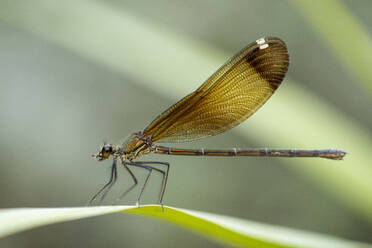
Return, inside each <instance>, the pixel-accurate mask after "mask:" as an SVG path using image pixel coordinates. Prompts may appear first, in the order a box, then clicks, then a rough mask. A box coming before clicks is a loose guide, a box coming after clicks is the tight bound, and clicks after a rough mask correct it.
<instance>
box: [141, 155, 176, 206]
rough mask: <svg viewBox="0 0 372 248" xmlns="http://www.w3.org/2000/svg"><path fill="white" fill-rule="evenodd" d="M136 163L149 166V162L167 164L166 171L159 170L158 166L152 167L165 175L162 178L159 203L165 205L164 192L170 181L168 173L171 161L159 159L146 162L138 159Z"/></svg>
mask: <svg viewBox="0 0 372 248" xmlns="http://www.w3.org/2000/svg"><path fill="white" fill-rule="evenodd" d="M135 163H136V164H140V165H147V166H149V164H157V165H165V166H166V170H165V172H164V171H162V170H159V169H157V168H156V167H152V166H151V167H152V168H153V169H154V170H156V171H158V172H160V173H161V174H162V176H163V178H162V184H161V189H160V194H159V204H160V205H161V206H163V196H164V192H165V188H166V186H167V182H168V174H169V168H170V166H169V163H167V162H157V161H148V162H144V161H137V162H135Z"/></svg>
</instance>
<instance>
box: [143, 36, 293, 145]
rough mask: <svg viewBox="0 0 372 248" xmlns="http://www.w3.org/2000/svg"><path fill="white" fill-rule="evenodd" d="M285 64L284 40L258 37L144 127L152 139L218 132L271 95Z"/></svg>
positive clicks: (173, 139) (180, 138)
mask: <svg viewBox="0 0 372 248" xmlns="http://www.w3.org/2000/svg"><path fill="white" fill-rule="evenodd" d="M288 65H289V57H288V53H287V48H286V45H285V43H284V42H283V41H282V40H280V39H279V38H274V37H267V38H261V39H258V40H257V41H256V42H253V43H251V44H250V45H248V46H247V47H246V48H244V49H243V50H241V51H240V52H239V53H238V54H236V55H235V56H234V57H232V58H231V59H230V60H229V61H227V62H226V64H224V65H223V66H222V67H221V68H220V69H218V71H216V72H215V73H214V74H213V75H212V76H211V77H210V78H209V79H208V80H207V81H206V82H205V83H204V84H202V85H201V86H200V87H199V88H198V89H197V90H196V91H194V92H192V93H191V94H189V95H187V96H186V97H185V98H183V99H182V100H180V101H179V102H177V103H176V104H174V105H173V106H171V107H170V108H169V109H167V110H166V111H165V112H163V113H162V114H161V115H159V116H158V117H157V118H156V119H155V120H154V121H153V122H152V123H151V124H150V125H149V126H148V127H147V128H146V129H145V130H144V134H145V135H146V136H151V137H152V139H153V141H157V142H183V141H190V140H195V139H199V138H203V137H207V136H211V135H216V134H219V133H222V132H224V131H226V130H228V129H230V128H232V127H234V126H236V125H238V124H239V123H241V122H242V121H244V120H245V119H247V118H248V117H249V116H250V115H252V114H253V113H254V112H256V110H257V109H258V108H259V107H261V106H262V104H264V103H265V102H266V101H267V99H268V98H269V97H270V96H271V95H272V94H273V93H274V91H275V90H276V89H277V88H278V87H279V85H280V83H281V82H282V80H283V78H284V76H285V73H286V72H287V69H288Z"/></svg>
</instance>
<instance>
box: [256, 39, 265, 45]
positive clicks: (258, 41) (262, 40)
mask: <svg viewBox="0 0 372 248" xmlns="http://www.w3.org/2000/svg"><path fill="white" fill-rule="evenodd" d="M256 43H257V44H258V45H262V44H264V43H265V38H260V39H258V40H256Z"/></svg>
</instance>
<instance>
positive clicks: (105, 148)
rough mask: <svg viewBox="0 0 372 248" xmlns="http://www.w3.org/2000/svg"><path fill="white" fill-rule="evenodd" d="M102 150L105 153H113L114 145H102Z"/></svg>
mask: <svg viewBox="0 0 372 248" xmlns="http://www.w3.org/2000/svg"><path fill="white" fill-rule="evenodd" d="M102 152H104V153H111V152H112V146H111V145H110V144H106V145H104V146H103V147H102Z"/></svg>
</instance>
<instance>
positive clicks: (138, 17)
mask: <svg viewBox="0 0 372 248" xmlns="http://www.w3.org/2000/svg"><path fill="white" fill-rule="evenodd" d="M308 2H309V3H307V1H306V2H305V1H275V0H271V1H269V0H266V1H259V0H255V1H254V0H250V1H243V0H241V1H240V0H239V1H210V0H207V1H198V0H192V1H181V0H176V1H167V0H155V1H126V0H109V1H102V0H101V1H88V0H75V1H72V0H67V1H54V0H53V1H50V0H33V1H27V0H23V1H12V0H2V1H1V2H0V116H1V117H0V120H1V121H0V207H1V208H10V207H64V206H82V205H85V204H86V202H87V201H88V200H89V198H90V197H91V196H92V195H93V194H94V193H95V192H96V191H97V190H98V189H99V187H100V186H102V185H103V184H104V182H105V180H107V179H108V178H107V177H108V175H109V167H110V161H107V162H102V163H99V162H96V161H94V160H93V159H91V157H90V155H91V154H92V153H95V152H96V151H97V149H98V148H99V146H100V144H101V143H102V142H103V140H105V141H107V142H111V143H115V144H116V143H119V142H122V141H123V140H125V138H126V137H127V136H128V135H129V134H131V133H132V132H135V131H139V130H142V129H143V128H145V127H146V125H148V124H149V123H150V122H151V121H152V120H153V119H154V118H155V117H156V116H157V115H158V114H159V113H161V112H162V111H163V110H165V109H166V108H167V107H169V106H170V105H171V104H173V103H174V102H175V101H176V100H178V99H179V98H181V97H182V96H184V95H186V94H187V93H190V92H191V91H193V90H195V89H196V88H197V87H198V86H199V85H200V84H201V83H202V82H203V81H204V80H205V79H206V78H207V77H208V76H209V75H210V74H212V73H213V72H214V71H215V70H216V69H217V68H218V67H219V66H220V65H222V64H223V63H224V62H225V61H226V60H227V59H228V58H229V57H230V56H232V55H233V54H234V53H235V52H237V51H239V50H240V49H241V48H242V47H244V46H245V45H247V44H248V43H250V42H253V41H255V40H256V39H258V38H260V37H262V36H278V37H280V38H282V39H283V40H284V41H286V43H287V45H288V49H289V53H290V60H291V64H290V69H289V72H288V74H287V78H286V79H285V80H284V82H283V84H282V86H281V87H280V88H279V90H278V91H277V92H276V93H275V94H274V96H273V97H272V98H271V99H270V100H269V101H268V102H267V103H266V104H265V105H264V107H263V108H262V109H260V110H259V111H258V112H257V113H256V114H255V115H254V116H252V117H251V118H250V119H249V120H248V121H246V122H245V123H243V124H242V125H240V126H239V127H237V128H235V129H234V130H232V131H229V132H226V133H225V134H223V135H219V136H216V137H211V138H208V139H205V140H201V141H197V142H193V143H187V144H176V146H178V147H199V148H200V147H204V148H207V147H208V148H230V147H238V148H245V147H247V148H253V147H273V148H275V147H282V148H329V147H337V148H342V149H345V150H346V151H348V152H349V154H348V155H347V157H346V158H345V160H344V161H329V160H322V159H278V158H200V157H199V158H192V157H171V156H162V155H149V156H147V157H146V158H143V159H144V160H159V161H168V162H170V164H171V170H170V178H169V181H168V187H167V190H166V194H165V198H164V202H165V204H166V205H170V206H175V207H182V208H189V209H194V210H201V211H207V212H212V213H217V214H225V215H230V216H235V217H239V218H242V219H249V220H255V221H259V222H264V223H270V224H275V225H282V226H287V227H292V228H298V229H304V230H309V231H315V232H319V233H323V234H330V235H334V236H338V237H342V238H347V239H352V240H359V241H364V242H369V243H372V203H371V201H372V182H371V178H372V163H371V159H370V155H371V151H372V142H371V140H372V139H371V138H372V83H371V82H372V76H371V75H372V74H371V67H372V52H371V51H372V42H371V34H372V19H371V18H370V10H371V9H372V3H371V2H370V1H368V0H359V1H351V0H349V1H335V0H333V1H331V0H328V1H315V2H313V1H308ZM310 2H311V3H310ZM369 52H371V53H369ZM134 171H135V174H136V175H137V176H138V177H139V179H140V181H142V180H143V179H144V176H145V171H141V170H138V169H134ZM130 183H131V182H130V177H129V176H128V175H126V174H125V171H124V170H122V169H120V170H119V182H118V183H117V185H116V186H115V188H114V189H113V190H112V192H111V193H110V195H109V196H108V198H107V200H106V201H105V204H110V203H112V201H113V199H115V196H117V195H118V194H120V192H122V191H123V189H125V188H126V187H128V186H129V185H130ZM159 188H160V177H159V176H156V175H153V176H152V178H151V181H150V184H149V187H148V188H147V190H146V192H145V195H144V197H143V202H144V203H153V202H155V201H156V197H157V196H158V191H159ZM138 190H139V187H138V188H137V189H136V190H135V191H134V192H132V193H131V194H130V195H128V197H127V198H125V199H124V200H123V201H122V202H121V203H122V204H133V203H134V202H135V198H136V195H137V193H138ZM79 246H81V247H219V246H221V245H219V244H216V243H214V242H212V241H210V240H207V239H205V238H203V237H200V236H198V235H195V234H193V233H190V232H188V231H186V230H183V229H181V228H178V227H175V226H172V225H169V224H166V223H163V222H160V221H155V220H151V219H146V218H141V217H138V216H130V215H123V214H113V215H107V216H101V217H95V218H90V219H84V220H79V221H73V222H69V223H62V224H56V225H52V226H47V227H42V228H37V229H34V230H30V231H26V232H23V233H20V234H16V235H12V236H10V237H7V238H4V239H1V240H0V247H79Z"/></svg>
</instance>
